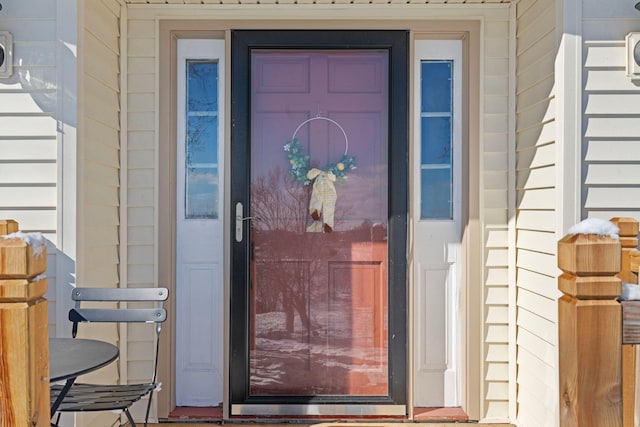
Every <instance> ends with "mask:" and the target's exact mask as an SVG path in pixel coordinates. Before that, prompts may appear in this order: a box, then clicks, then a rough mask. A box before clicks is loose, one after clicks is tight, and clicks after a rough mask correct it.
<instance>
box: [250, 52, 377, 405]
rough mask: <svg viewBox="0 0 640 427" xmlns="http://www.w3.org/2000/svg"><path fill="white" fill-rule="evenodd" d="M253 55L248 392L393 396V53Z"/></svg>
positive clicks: (254, 393)
mask: <svg viewBox="0 0 640 427" xmlns="http://www.w3.org/2000/svg"><path fill="white" fill-rule="evenodd" d="M251 61H252V67H251V69H252V75H251V82H252V84H251V104H252V106H253V108H252V123H251V135H252V136H251V202H250V211H251V215H252V216H255V217H258V218H260V219H257V220H254V222H253V224H252V225H253V229H252V233H251V236H250V239H251V248H252V249H251V250H252V254H251V258H252V262H251V264H252V265H251V283H252V295H251V300H250V305H251V309H252V310H251V316H250V321H249V328H250V329H249V334H250V340H251V347H250V354H249V361H250V375H249V392H250V394H251V395H257V396H262V395H266V396H271V395H305V396H315V395H367V396H369V395H371V396H386V395H387V394H388V388H389V387H388V386H389V385H388V349H387V341H388V329H387V322H386V319H387V317H388V311H387V300H388V297H387V295H388V281H387V253H388V249H387V241H388V239H387V232H388V224H387V212H388V206H387V199H388V194H387V175H388V166H387V164H388V159H387V152H388V146H387V144H388V138H387V134H388V131H387V117H388V112H387V106H388V101H387V94H388V88H387V80H388V70H387V64H388V54H387V52H384V51H380V52H376V51H366V52H358V51H323V52H312V51H279V52H269V51H254V52H253V53H252V56H251ZM314 175H317V176H315V177H314Z"/></svg>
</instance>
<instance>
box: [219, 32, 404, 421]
mask: <svg viewBox="0 0 640 427" xmlns="http://www.w3.org/2000/svg"><path fill="white" fill-rule="evenodd" d="M231 47H232V52H233V54H232V55H231V75H232V78H233V81H232V83H231V86H232V101H231V115H232V121H233V126H232V131H231V159H232V160H231V198H232V199H231V203H230V206H232V207H233V209H235V206H236V204H237V203H242V204H243V205H244V206H249V205H250V204H249V182H248V180H247V176H246V174H245V172H244V171H246V170H248V169H249V166H250V165H249V150H248V148H249V141H250V134H249V129H250V106H249V89H250V88H249V76H250V53H251V49H270V48H272V49H290V48H300V49H355V50H357V49H387V50H388V51H389V95H390V96H389V103H390V104H389V116H390V117H389V141H392V142H390V144H389V176H388V182H389V191H388V193H389V213H388V215H389V260H390V262H389V273H388V274H389V284H390V286H389V372H390V374H389V395H388V396H387V397H360V396H337V397H336V396H331V397H321V396H316V397H313V398H310V397H308V396H307V397H305V396H294V397H287V400H286V402H287V403H286V405H283V398H280V397H255V396H249V393H248V384H249V379H248V366H247V361H248V338H247V337H248V329H249V319H248V316H247V315H246V314H248V313H249V307H248V294H249V286H250V283H249V280H250V278H249V275H248V273H247V271H246V269H245V268H240V267H237V268H236V267H234V266H233V265H234V262H233V260H234V259H244V258H246V257H247V255H248V254H247V247H246V245H245V244H244V243H238V242H236V241H235V239H234V240H232V245H231V257H232V260H231V263H232V264H231V265H232V268H231V301H230V312H231V313H232V316H233V313H245V315H243V316H236V318H231V320H230V344H231V345H230V350H229V351H230V353H229V357H230V366H229V381H230V384H229V394H230V396H229V397H230V404H231V415H236V414H239V413H242V414H243V415H244V414H248V412H246V411H260V413H259V414H263V415H264V414H265V412H263V411H267V410H269V411H272V410H273V411H276V410H277V411H278V412H277V413H278V414H283V411H285V412H286V414H287V415H294V414H290V413H289V412H295V410H296V409H297V408H298V407H300V408H308V409H309V410H310V409H311V408H312V406H310V405H309V404H312V405H314V404H315V403H322V405H314V406H326V405H328V406H326V409H327V410H328V409H330V408H332V409H335V410H338V409H339V408H343V409H344V410H342V409H340V411H341V412H345V411H346V412H347V413H344V414H343V413H340V414H337V413H331V414H329V413H327V415H348V413H349V412H351V411H357V414H361V415H366V414H367V413H368V412H363V410H365V409H363V408H367V407H369V406H370V405H371V410H372V411H373V410H375V411H376V412H375V413H373V414H372V415H382V413H381V412H379V409H376V408H374V407H381V408H380V410H382V407H384V409H385V411H384V414H385V415H393V414H395V413H396V412H400V411H401V412H402V415H406V414H407V411H406V402H407V395H408V392H407V389H408V382H409V380H408V378H407V359H408V350H407V347H408V338H409V337H408V322H409V319H408V298H407V295H408V293H407V292H408V286H407V280H408V274H407V235H408V230H407V218H408V180H409V177H408V171H409V165H408V149H409V146H408V144H409V140H408V138H409V136H408V135H409V133H408V132H409V121H408V114H409V104H408V95H409V72H408V70H409V69H408V67H409V32H408V31H403V30H398V31H394V30H383V31H358V30H347V31H317V30H310V31H297V30H291V31H269V30H266V31H259V30H246V31H232V34H231ZM230 215H231V217H233V216H234V215H235V212H230ZM245 215H250V213H247V212H245ZM244 226H245V230H244V234H245V235H246V234H247V233H248V231H249V229H248V224H245V225H244ZM230 232H231V235H235V226H232V230H230ZM249 406H251V408H249ZM283 406H286V408H283ZM269 408H272V409H269ZM367 411H368V409H367ZM322 412H323V413H324V412H325V411H324V410H322ZM268 413H269V414H271V412H268ZM251 414H253V415H259V414H258V413H254V412H251ZM305 415H310V414H309V412H308V411H305Z"/></svg>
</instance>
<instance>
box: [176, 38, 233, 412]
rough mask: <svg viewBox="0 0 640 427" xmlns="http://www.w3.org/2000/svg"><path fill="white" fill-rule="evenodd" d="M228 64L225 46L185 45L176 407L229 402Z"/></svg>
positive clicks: (181, 46)
mask: <svg viewBox="0 0 640 427" xmlns="http://www.w3.org/2000/svg"><path fill="white" fill-rule="evenodd" d="M223 57H224V41H222V40H179V41H178V64H177V70H178V72H177V82H178V85H177V88H178V90H177V107H178V108H177V110H178V118H177V151H176V153H177V155H176V159H177V162H176V163H177V170H176V177H177V178H176V200H177V206H176V208H177V209H176V378H175V381H176V382H175V384H176V405H177V406H218V405H219V404H220V403H221V402H222V389H223V366H222V363H223V358H222V354H223V353H222V351H223V339H224V337H223V313H224V302H223V283H224V282H223V264H222V255H223V243H222V236H223V212H224V209H223V206H222V202H223V200H224V198H223V189H224V184H223V177H224V171H223V167H224V161H223V159H224V154H223V141H224V138H223V131H224V121H223V112H224V108H223V107H224V104H223V101H224V96H223V95H224V83H223V73H224V62H223Z"/></svg>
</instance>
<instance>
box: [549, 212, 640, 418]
mask: <svg viewBox="0 0 640 427" xmlns="http://www.w3.org/2000/svg"><path fill="white" fill-rule="evenodd" d="M611 222H613V223H615V224H616V225H617V226H618V227H619V228H620V239H619V240H618V239H614V238H611V237H606V236H599V235H595V234H572V235H567V236H565V237H564V238H562V239H561V240H560V241H559V242H558V267H559V268H560V269H561V270H562V271H563V274H562V275H561V276H560V277H559V278H558V288H559V289H560V291H562V292H563V294H564V295H563V296H562V297H561V298H560V300H559V301H558V325H559V334H558V346H559V348H558V351H559V366H558V370H559V377H560V426H561V427H569V426H580V427H586V426H593V427H604V426H606V427H617V426H624V427H633V426H634V418H635V412H636V409H635V406H636V405H635V402H636V377H637V376H636V370H637V369H636V360H637V351H638V344H640V301H623V302H619V301H618V298H619V297H620V294H621V286H622V282H626V283H632V284H637V283H638V260H640V252H638V251H637V250H636V248H637V246H638V222H637V221H636V220H634V219H631V218H613V219H611Z"/></svg>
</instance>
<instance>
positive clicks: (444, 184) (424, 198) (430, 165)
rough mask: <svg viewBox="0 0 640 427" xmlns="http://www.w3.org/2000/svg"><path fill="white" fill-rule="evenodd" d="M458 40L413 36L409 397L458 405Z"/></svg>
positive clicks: (416, 401)
mask: <svg viewBox="0 0 640 427" xmlns="http://www.w3.org/2000/svg"><path fill="white" fill-rule="evenodd" d="M461 60H462V42H461V41H460V40H418V41H416V44H415V58H414V88H415V93H416V96H415V103H414V112H415V116H414V117H415V120H414V123H415V129H414V147H415V148H414V152H413V159H414V163H413V170H414V173H413V174H412V175H413V194H412V196H413V203H412V206H413V208H412V210H413V212H412V214H413V215H412V216H413V219H414V221H413V223H414V233H413V246H414V251H413V255H414V259H413V261H414V268H413V275H414V277H413V279H414V280H413V282H414V298H413V303H414V308H413V309H414V316H413V322H414V405H415V406H417V407H434V406H458V405H459V404H460V399H459V394H460V392H459V377H460V366H459V350H460V342H461V340H460V327H459V316H460V305H459V290H460V277H461V275H460V265H461V260H460V241H461V208H462V205H461V200H462V197H461V192H462V185H461V182H462V180H461V177H462V168H461V161H462V155H461V152H462V147H461V145H462V140H461V128H462V125H461V122H462V120H461V115H462V114H461V103H462V94H461V93H462V90H461V86H462V84H461V83H462V77H461V74H462V71H461V70H462V64H461Z"/></svg>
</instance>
